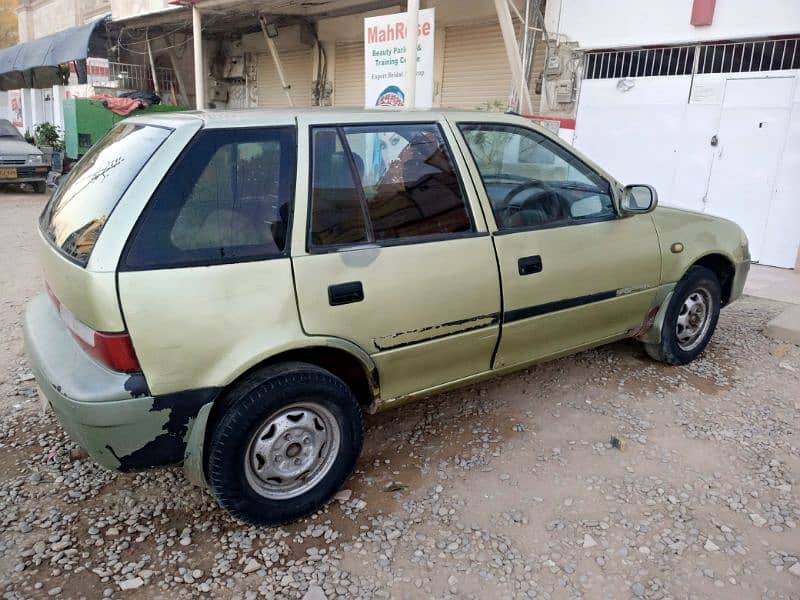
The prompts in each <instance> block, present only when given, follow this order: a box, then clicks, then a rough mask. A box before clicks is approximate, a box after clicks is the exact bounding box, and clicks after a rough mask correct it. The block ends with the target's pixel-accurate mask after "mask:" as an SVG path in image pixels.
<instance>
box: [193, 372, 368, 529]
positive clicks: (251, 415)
mask: <svg viewBox="0 0 800 600" xmlns="http://www.w3.org/2000/svg"><path fill="white" fill-rule="evenodd" d="M224 402H225V406H226V408H225V411H224V412H223V413H222V415H221V416H220V418H219V419H218V420H217V422H216V425H215V426H214V427H213V431H212V432H211V435H210V439H209V443H208V446H207V452H206V476H207V479H208V483H209V486H210V488H211V491H212V493H213V494H214V496H215V497H216V499H217V501H218V502H219V504H220V506H222V508H224V509H225V510H226V511H228V512H229V513H230V514H231V515H232V516H234V517H235V518H237V519H240V520H242V521H246V522H247V523H251V524H253V525H267V526H274V525H280V524H282V523H287V522H289V521H294V520H296V519H299V518H301V517H304V516H307V515H309V514H311V513H313V512H315V511H317V510H318V509H319V508H321V507H322V506H323V505H324V504H325V503H326V502H327V501H328V500H330V498H331V497H332V496H333V494H335V493H336V491H337V490H338V489H339V488H340V487H341V485H342V484H343V483H344V482H345V480H346V479H347V478H348V477H349V475H350V474H351V473H352V471H353V468H354V467H355V463H356V460H357V459H358V456H359V454H360V453H361V446H362V444H363V439H364V433H363V431H364V427H363V418H362V414H361V407H360V406H359V404H358V401H357V400H356V397H355V396H354V394H353V392H352V390H351V389H350V388H349V387H348V386H347V385H346V384H345V383H344V382H343V381H342V380H341V379H339V378H338V377H336V376H334V375H333V374H331V373H330V372H328V371H326V370H324V369H321V368H319V367H316V366H314V365H310V364H306V363H284V364H280V365H273V366H268V367H265V368H263V369H259V370H257V371H256V372H254V373H253V374H251V375H249V376H247V377H246V378H245V379H243V380H242V381H241V382H239V383H238V384H237V385H236V386H235V387H234V388H233V389H232V390H231V391H230V393H229V394H228V395H227V396H226V398H225V399H224ZM296 403H302V406H304V407H306V408H308V407H313V408H311V409H310V414H311V415H314V414H316V413H314V410H317V411H318V413H320V414H323V415H326V416H327V418H328V420H327V421H325V418H323V421H322V422H323V423H330V424H331V425H330V426H326V427H324V428H323V429H320V430H319V431H322V432H323V433H324V434H325V438H326V439H327V436H328V435H334V433H333V427H336V428H338V440H337V441H336V442H335V443H334V442H330V447H329V448H336V446H337V444H338V448H337V449H336V450H335V452H334V451H332V450H330V449H329V450H328V456H327V457H326V458H324V459H319V458H317V459H314V458H309V460H317V461H319V460H323V461H325V462H326V464H327V466H325V467H324V468H322V467H320V469H321V470H320V471H319V473H320V475H318V477H319V480H318V481H316V483H314V484H313V487H310V488H309V489H307V490H305V491H303V492H302V493H300V494H298V495H295V496H293V497H291V498H289V499H287V498H280V499H276V498H271V497H268V496H265V493H266V494H270V493H278V494H280V493H285V491H281V490H278V491H277V492H275V491H274V489H273V488H272V487H271V486H273V487H274V486H278V485H283V484H284V483H285V482H284V481H283V480H282V479H281V478H275V480H273V481H264V480H262V479H261V478H260V475H259V474H258V473H256V470H257V469H256V468H255V467H253V466H251V465H253V462H252V461H257V462H260V464H262V465H263V466H266V465H267V463H266V460H265V459H264V455H266V456H267V457H269V454H268V452H278V450H276V448H277V446H278V444H279V443H283V442H282V441H281V439H280V438H281V437H282V436H283V434H280V435H278V436H276V437H275V438H274V439H269V440H268V441H267V442H265V443H268V444H274V446H272V447H271V448H270V449H269V450H268V451H267V452H264V453H261V454H260V453H259V452H258V451H256V450H254V449H253V448H254V446H253V444H257V443H260V440H264V439H266V438H267V435H268V434H269V431H273V430H272V429H271V428H269V427H270V426H269V424H270V423H272V424H273V425H272V426H274V423H275V422H276V419H287V418H288V419H290V420H291V419H293V418H298V417H297V415H296V414H295V415H292V414H288V413H290V412H291V408H290V407H293V406H295V405H296ZM306 408H304V409H300V408H298V409H296V410H306ZM284 414H285V415H287V416H283V417H281V416H280V415H284ZM331 417H332V419H331ZM303 418H305V416H304V417H303ZM293 422H294V421H293ZM304 422H305V421H304ZM312 422H313V423H314V424H316V425H319V426H320V427H322V425H321V424H320V422H319V421H313V419H312ZM280 423H285V421H280ZM264 427H268V432H267V434H264V433H263V432H264ZM293 431H294V430H292V429H290V430H288V433H291V434H292V435H295V434H294V433H292V432H293ZM297 431H300V432H301V433H299V434H298V435H299V436H304V435H306V434H304V433H302V430H300V429H298V430H297ZM257 433H258V435H259V439H256V434H257ZM314 435H315V434H314V432H313V431H311V436H312V437H313V436H314ZM300 441H301V442H303V443H305V442H307V439H301V440H300ZM314 444H316V438H315V440H314ZM293 445H294V446H297V447H298V448H301V450H302V452H303V455H306V454H309V453H306V452H305V450H303V449H302V446H301V444H300V443H288V444H283V447H284V448H285V449H286V450H285V456H286V457H287V458H284V459H283V460H285V461H286V462H289V461H293V460H295V458H294V457H295V456H297V453H296V454H290V453H289V448H290V446H293ZM312 447H314V446H313V444H312ZM301 450H298V452H300V451H301ZM314 454H315V453H314V452H311V453H310V454H309V457H313V456H314ZM316 454H317V455H318V456H321V455H322V454H323V451H322V450H320V451H319V452H317V453H316ZM299 458H303V456H300V457H299ZM276 460H277V459H276ZM304 460H305V459H304ZM328 461H329V462H328ZM290 468H291V465H290ZM309 473H310V474H307V475H305V477H310V478H311V482H313V479H314V476H313V471H310V472H309ZM322 473H324V474H322ZM292 479H295V485H301V486H302V485H308V484H309V483H311V482H305V481H304V480H303V479H302V478H301V479H297V478H292ZM253 482H255V483H253ZM276 482H277V483H276ZM259 486H264V488H263V489H259ZM264 489H266V492H264V491H263V490H264ZM275 489H277V488H275ZM289 493H292V492H289Z"/></svg>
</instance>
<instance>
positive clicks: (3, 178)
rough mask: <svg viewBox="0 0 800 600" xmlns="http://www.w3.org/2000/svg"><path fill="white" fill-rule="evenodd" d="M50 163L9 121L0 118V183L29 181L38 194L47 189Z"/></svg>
mask: <svg viewBox="0 0 800 600" xmlns="http://www.w3.org/2000/svg"><path fill="white" fill-rule="evenodd" d="M49 172H50V163H49V161H48V159H47V157H46V156H45V155H44V153H43V152H42V151H41V150H39V149H38V148H37V147H36V146H34V145H33V144H29V143H28V142H26V141H25V138H24V137H22V135H21V134H20V132H19V131H18V130H17V128H16V127H14V125H12V124H11V121H9V120H7V119H0V183H29V184H31V185H32V186H33V190H34V191H35V192H37V193H39V194H43V193H45V192H46V191H47V174H48V173H49Z"/></svg>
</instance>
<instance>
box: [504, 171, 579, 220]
mask: <svg viewBox="0 0 800 600" xmlns="http://www.w3.org/2000/svg"><path fill="white" fill-rule="evenodd" d="M526 192H528V193H527V194H526ZM502 206H503V208H502V209H501V210H500V211H498V212H499V213H500V214H499V216H500V220H501V225H502V226H503V227H527V226H532V225H545V224H547V223H552V222H557V221H561V220H563V219H566V218H567V217H568V216H569V208H568V207H567V206H565V203H564V201H563V199H562V198H561V196H560V195H559V194H558V192H557V191H555V190H554V189H553V188H552V187H551V186H549V185H548V184H547V183H545V182H544V181H541V180H539V179H531V180H528V181H526V182H525V183H521V184H520V185H518V186H516V187H514V188H513V189H511V190H510V191H509V192H508V194H506V197H505V198H504V199H503V204H502Z"/></svg>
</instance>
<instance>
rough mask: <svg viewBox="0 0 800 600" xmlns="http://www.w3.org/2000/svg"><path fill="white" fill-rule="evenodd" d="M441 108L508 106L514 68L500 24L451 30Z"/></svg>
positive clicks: (446, 40) (447, 39)
mask: <svg viewBox="0 0 800 600" xmlns="http://www.w3.org/2000/svg"><path fill="white" fill-rule="evenodd" d="M442 80H443V81H442V107H445V108H449V107H452V108H465V109H474V108H477V107H479V106H486V103H487V102H494V101H500V102H501V103H502V105H503V106H505V105H506V103H507V102H508V94H509V92H510V91H511V68H510V67H509V66H508V59H507V58H506V50H505V46H504V45H503V35H502V34H501V33H500V26H499V25H498V24H497V23H492V24H489V25H467V26H457V27H448V28H446V29H445V38H444V75H443V77H442Z"/></svg>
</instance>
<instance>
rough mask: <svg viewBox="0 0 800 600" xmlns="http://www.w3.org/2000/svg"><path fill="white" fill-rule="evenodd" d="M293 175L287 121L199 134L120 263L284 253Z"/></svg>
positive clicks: (152, 264)
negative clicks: (271, 124) (273, 125)
mask: <svg viewBox="0 0 800 600" xmlns="http://www.w3.org/2000/svg"><path fill="white" fill-rule="evenodd" d="M294 178H295V130H294V128H293V127H273V128H263V129H247V130H245V129H241V130H239V129H235V130H224V129H211V130H207V131H203V132H201V133H200V134H199V135H198V137H197V138H196V139H195V140H194V141H193V142H192V143H191V144H190V146H189V147H188V148H187V149H186V150H185V151H184V152H183V154H182V155H181V157H180V158H179V159H178V160H177V162H176V163H175V165H173V167H172V169H171V170H170V172H169V173H168V174H167V176H166V178H165V179H164V181H162V182H161V185H159V187H158V189H157V190H156V192H155V194H154V195H153V198H151V200H150V203H149V204H148V206H147V208H146V209H145V211H144V214H143V216H142V219H141V220H140V223H139V224H138V225H137V227H136V230H135V232H134V234H133V236H132V237H131V240H130V241H129V243H128V248H127V249H126V253H125V259H124V266H125V268H127V269H147V268H164V267H178V266H192V265H201V264H219V263H229V262H237V261H242V260H256V259H261V258H272V257H276V256H282V255H283V253H284V250H285V248H286V238H287V232H288V222H289V206H290V204H291V198H292V195H293V193H294Z"/></svg>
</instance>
